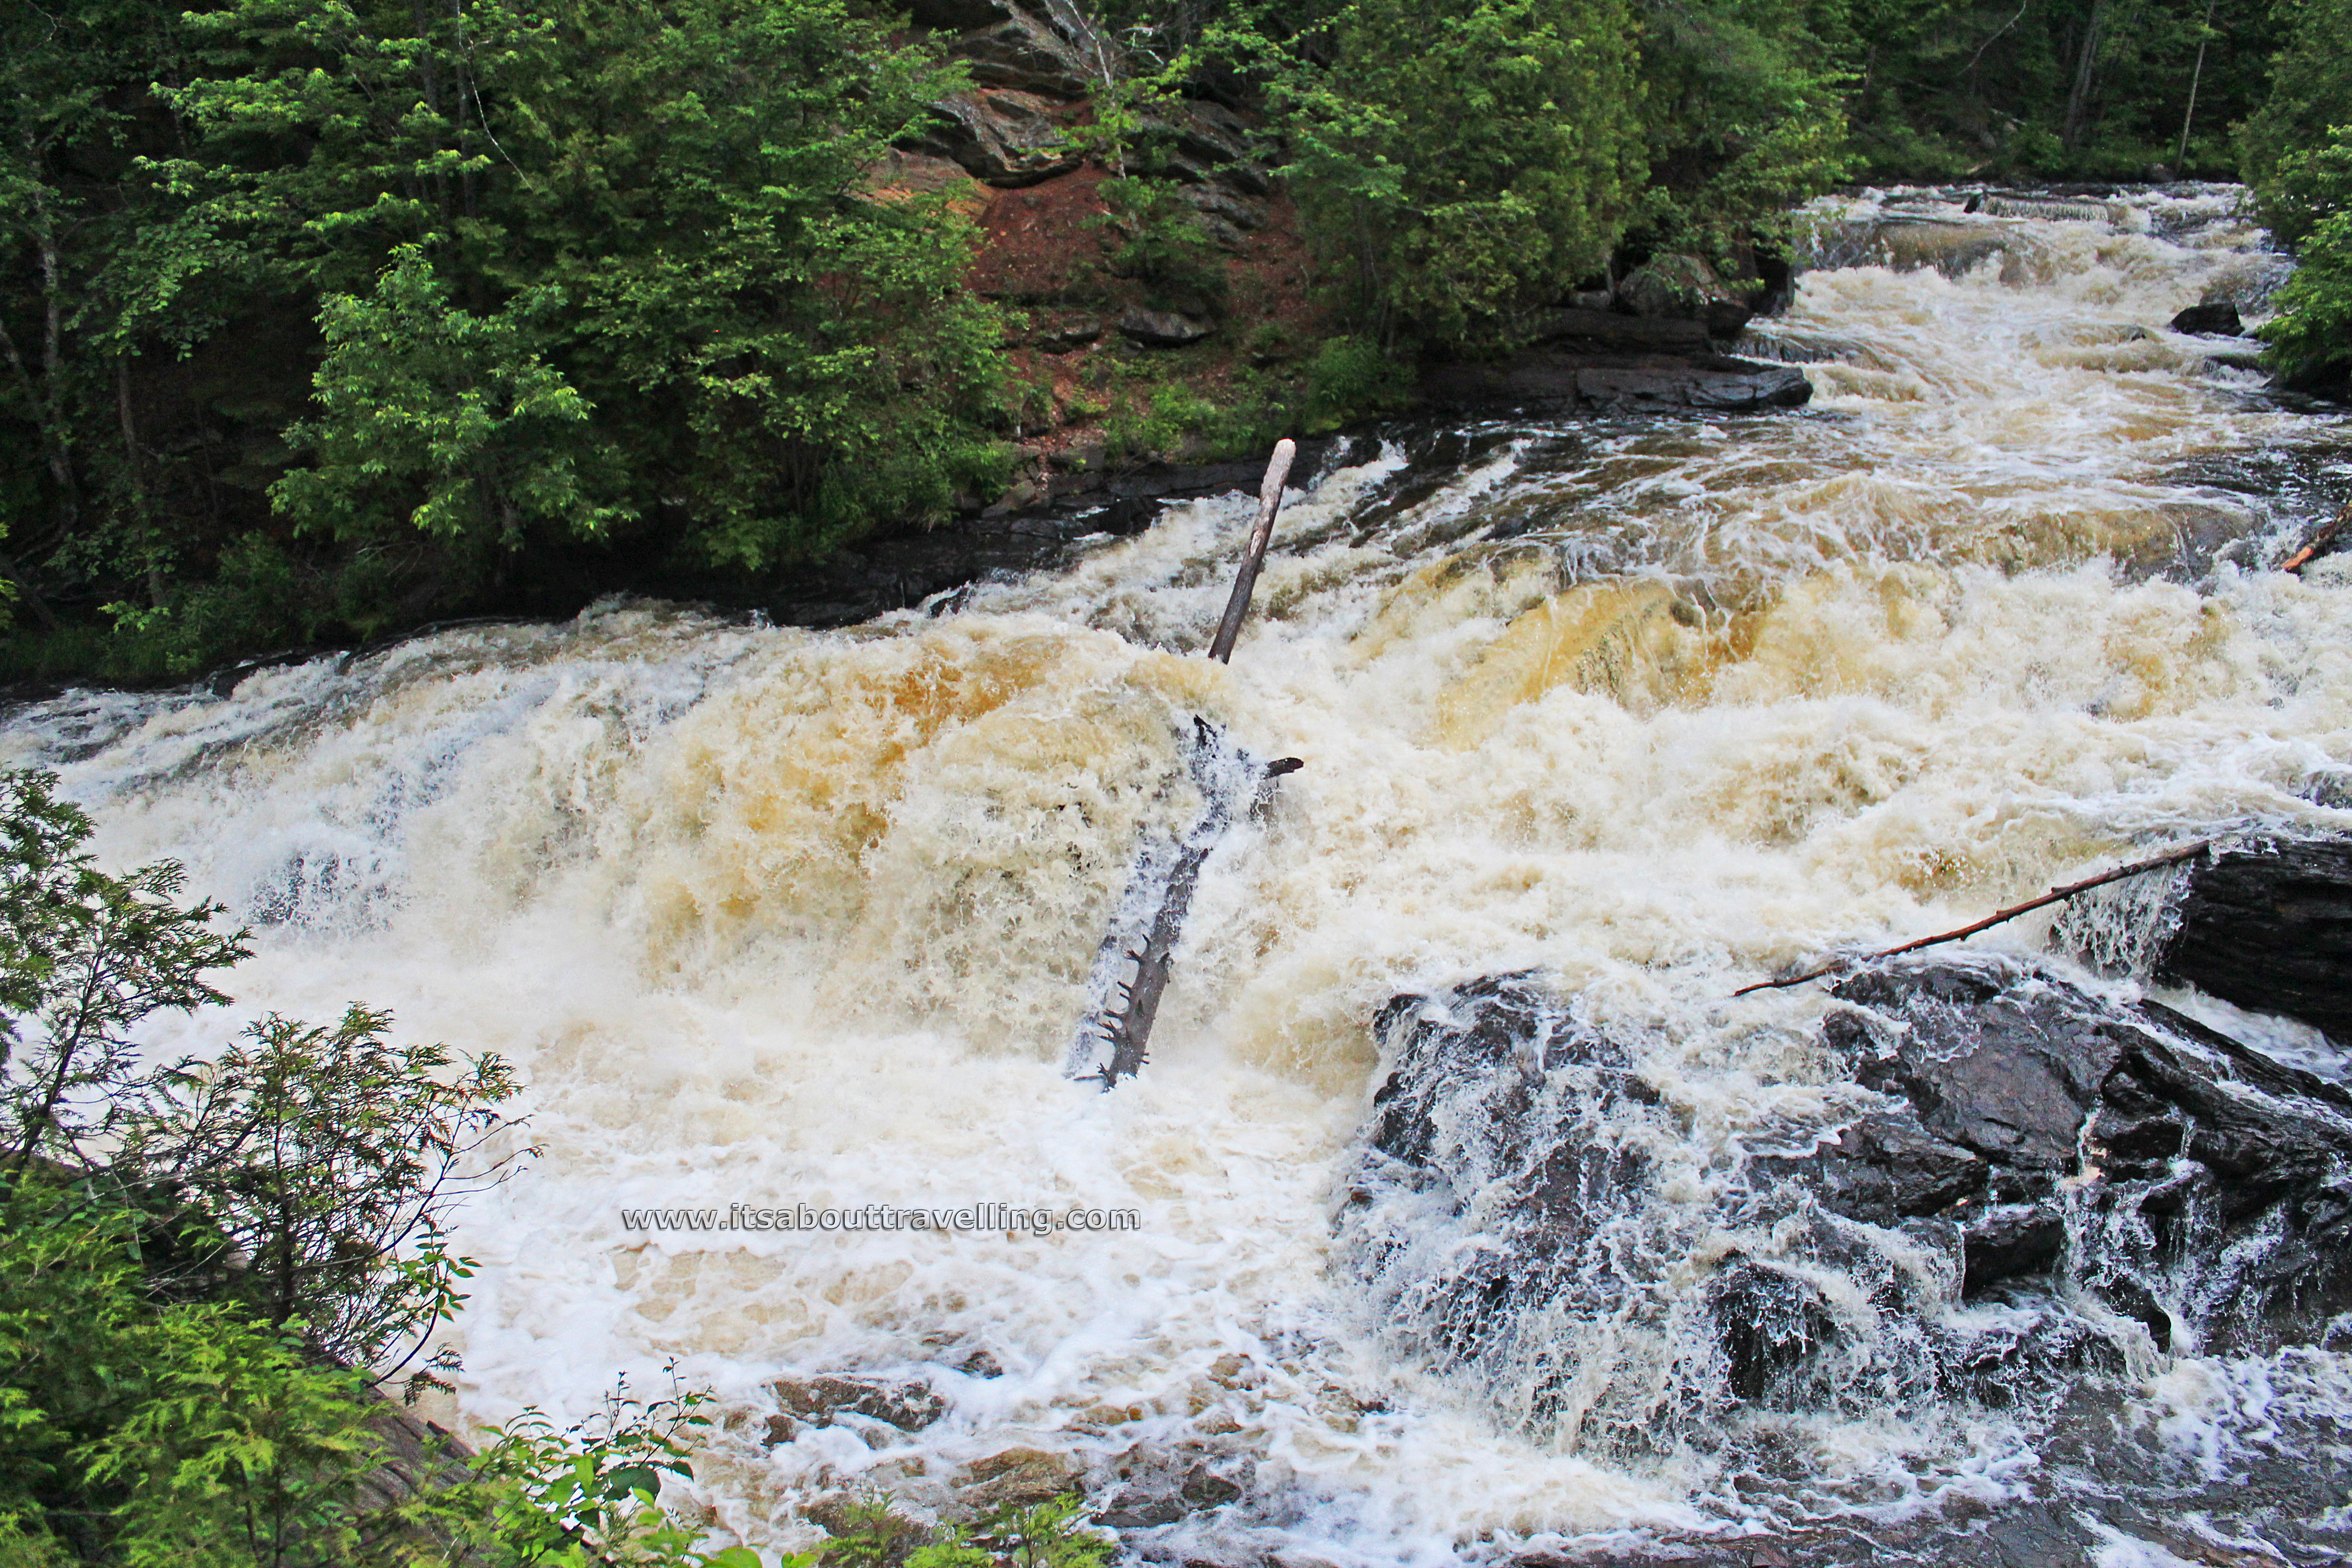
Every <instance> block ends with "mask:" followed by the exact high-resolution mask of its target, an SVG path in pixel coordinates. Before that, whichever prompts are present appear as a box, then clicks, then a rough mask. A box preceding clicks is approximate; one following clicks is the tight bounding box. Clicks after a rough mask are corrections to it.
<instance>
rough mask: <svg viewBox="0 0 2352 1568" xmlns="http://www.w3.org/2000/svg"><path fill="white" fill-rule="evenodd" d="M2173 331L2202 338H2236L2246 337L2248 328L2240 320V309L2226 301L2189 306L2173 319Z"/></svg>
mask: <svg viewBox="0 0 2352 1568" xmlns="http://www.w3.org/2000/svg"><path fill="white" fill-rule="evenodd" d="M2172 330H2173V331H2176V332H2188V333H2189V334H2191V335H2192V336H2196V337H2200V338H2235V337H2242V336H2244V335H2245V331H2246V327H2245V323H2244V322H2243V321H2240V320H2239V319H2238V307H2237V306H2236V305H2234V304H2232V303H2231V302H2230V301H2228V300H2221V301H2220V302H2218V303H2216V304H2211V305H2191V306H2189V309H2187V310H2183V311H2181V312H2180V313H2179V315H2177V316H2175V317H2173V318H2172Z"/></svg>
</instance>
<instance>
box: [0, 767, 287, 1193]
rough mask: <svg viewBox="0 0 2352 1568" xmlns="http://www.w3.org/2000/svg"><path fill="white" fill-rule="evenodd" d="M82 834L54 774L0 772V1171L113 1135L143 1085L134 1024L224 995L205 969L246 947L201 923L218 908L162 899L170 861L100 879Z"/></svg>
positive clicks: (171, 890)
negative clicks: (2, 1032) (1, 1017)
mask: <svg viewBox="0 0 2352 1568" xmlns="http://www.w3.org/2000/svg"><path fill="white" fill-rule="evenodd" d="M89 832H90V825H89V818H88V817H86V816H83V815H82V814H81V813H80V812H79V810H77V809H76V808H75V807H74V806H73V805H70V804H68V803H67V802H64V801H61V800H59V799H58V797H57V780H56V778H55V777H54V776H53V775H51V774H48V773H37V772H33V773H5V774H0V1014H5V1021H0V1028H5V1035H0V1052H5V1056H0V1170H5V1171H8V1172H13V1173H23V1172H24V1171H25V1170H26V1169H27V1168H28V1167H29V1166H30V1165H31V1163H33V1162H34V1161H35V1160H36V1159H40V1160H47V1161H54V1162H58V1163H64V1164H67V1165H81V1164H84V1163H88V1161H89V1153H90V1150H91V1147H92V1146H93V1145H94V1144H96V1143H98V1142H101V1141H104V1140H108V1139H113V1138H119V1137H121V1135H122V1132H123V1125H122V1119H123V1116H124V1114H125V1113H126V1111H127V1110H130V1108H131V1106H132V1104H133V1103H134V1101H135V1100H136V1097H137V1095H138V1093H139V1091H140V1090H141V1089H142V1088H143V1086H144V1084H145V1083H146V1081H147V1078H146V1075H145V1074H143V1073H142V1071H141V1069H140V1068H139V1066H138V1063H137V1058H136V1053H135V1051H134V1049H133V1047H132V1042H131V1030H132V1028H133V1027H134V1026H137V1025H138V1024H139V1023H140V1021H141V1020H142V1019H144V1018H145V1017H146V1016H148V1015H149V1014H151V1013H154V1012H157V1011H159V1010H166V1009H175V1010H180V1011H188V1010H193V1009H194V1008H196V1007H199V1006H203V1005H205V1004H208V1003H215V1002H221V1001H226V997H224V996H223V995H222V994H220V993H219V992H218V991H215V990H214V989H213V987H212V986H211V985H209V984H206V983H205V980H204V978H203V976H204V974H205V972H206V971H208V970H212V969H216V968H219V967H221V966H222V965H224V964H228V963H235V962H236V960H238V959H240V958H243V957H245V956H246V953H247V948H246V947H245V945H244V942H245V933H243V932H242V931H240V932H237V933H236V934H235V935H229V936H222V935H218V934H215V932H213V931H209V930H207V929H206V927H207V926H208V925H209V924H210V922H211V921H212V920H213V919H214V917H215V916H216V915H218V914H219V913H220V906H218V905H217V904H211V903H204V902H199V903H196V904H194V905H192V906H190V907H188V908H186V909H183V908H181V907H179V906H178V905H177V904H175V903H174V902H173V900H174V899H175V898H176V897H177V896H178V894H179V892H180V890H181V889H182V888H183V886H184V884H185V881H186V877H185V874H184V872H183V871H182V870H181V868H180V867H179V866H178V865H177V864H176V863H174V862H172V861H168V860H167V861H159V862H158V863H156V864H154V865H152V866H142V867H141V868H138V869H137V870H135V871H132V872H131V873H130V874H128V875H127V876H122V877H114V876H110V875H109V874H108V873H106V872H104V871H101V870H100V869H99V868H98V867H97V866H96V865H95V864H94V863H93V861H92V859H91V857H90V855H89V851H88V850H87V849H86V848H85V847H84V841H85V840H86V839H87V838H88V837H89Z"/></svg>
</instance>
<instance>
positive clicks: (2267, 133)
mask: <svg viewBox="0 0 2352 1568" xmlns="http://www.w3.org/2000/svg"><path fill="white" fill-rule="evenodd" d="M2281 9H2282V10H2283V11H2284V13H2285V14H2286V15H2287V16H2290V17H2292V18H2293V21H2294V31H2293V33H2292V34H2291V36H2290V37H2289V38H2288V41H2287V47H2285V48H2284V49H2282V50H2281V51H2280V52H2279V55H2278V59H2277V62H2276V66H2275V68H2274V70H2273V75H2272V79H2271V89H2270V95H2269V96H2268V97H2267V98H2266V99H2265V100H2263V105H2262V107H2261V108H2260V109H2258V110H2255V111H2254V113H2253V114H2252V116H2250V117H2249V118H2248V119H2247V121H2246V123H2245V124H2244V125H2243V126H2242V128H2241V129H2240V131H2239V133H2238V151H2239V155H2240V159H2241V164H2242V174H2243V176H2244V178H2245V181H2246V183H2247V184H2250V185H2252V186H2253V187H2254V197H2255V205H2256V207H2257V210H2259V211H2260V213H2261V215H2262V219H2263V223H2264V224H2265V225H2266V226H2268V227H2269V228H2270V230H2271V232H2272V233H2273V234H2275V235H2276V236H2277V237H2279V238H2280V239H2282V240H2284V242H2286V243H2287V244H2288V245H2297V244H2299V243H2300V242H2301V241H2302V240H2303V238H2304V237H2305V235H2308V234H2310V233H2311V232H2312V231H2313V230H2314V229H2315V228H2317V227H2318V226H2319V225H2320V224H2321V223H2322V222H2323V221H2324V220H2325V218H2326V216H2327V214H2328V212H2329V210H2330V209H2331V205H2332V206H2333V207H2334V208H2336V209H2339V210H2340V208H2341V205H2342V201H2343V195H2342V191H2341V188H2340V184H2338V180H2339V179H2340V176H2338V175H2336V174H2332V173H2331V167H2330V162H2329V160H2330V156H2331V153H2330V146H2329V144H2330V142H2331V139H2336V138H2337V131H2336V128H2337V127H2340V126H2343V125H2345V124H2347V123H2352V48H2347V47H2346V40H2347V37H2352V0H2287V3H2286V4H2285V5H2283V6H2282V7H2281ZM2336 145H2337V146H2339V147H2340V145H2341V142H2340V139H2337V140H2336Z"/></svg>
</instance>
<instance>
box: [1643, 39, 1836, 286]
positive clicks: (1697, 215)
mask: <svg viewBox="0 0 2352 1568" xmlns="http://www.w3.org/2000/svg"><path fill="white" fill-rule="evenodd" d="M1642 76H1643V86H1644V88H1645V89H1646V90H1645V91H1644V94H1643V120H1644V121H1645V122H1646V126H1647V131H1648V142H1649V146H1650V180H1651V189H1650V192H1649V205H1648V210H1647V212H1646V213H1645V215H1644V216H1645V219H1646V222H1645V225H1644V226H1645V227H1647V228H1649V229H1650V230H1652V231H1653V233H1654V237H1655V238H1656V240H1657V242H1658V247H1659V248H1664V249H1673V250H1682V251H1697V252H1699V253H1701V254H1703V255H1706V256H1708V257H1721V256H1724V255H1727V254H1729V253H1730V252H1731V251H1732V250H1733V249H1734V248H1735V247H1737V246H1738V245H1739V244H1740V243H1741V242H1743V241H1744V240H1745V239H1746V237H1747V236H1748V232H1749V231H1750V230H1751V229H1752V228H1753V227H1754V226H1757V225H1758V224H1759V221H1762V222H1768V223H1769V221H1770V220H1772V219H1773V218H1775V217H1777V216H1778V215H1780V213H1782V212H1784V211H1786V210H1787V209H1788V208H1790V207H1792V206H1795V205H1798V204H1800V203H1802V202H1805V201H1809V200H1811V198H1812V197H1814V196H1816V195H1820V194H1821V193H1822V192H1823V191H1825V190H1828V189H1829V188H1830V187H1831V186H1832V185H1833V184H1836V183H1837V182H1839V181H1841V180H1843V179H1845V178H1847V177H1848V176H1849V175H1850V174H1852V173H1853V158H1852V157H1851V156H1850V154H1849V153H1848V150H1847V141H1848V135H1847V126H1846V117H1845V110H1844V104H1843V90H1844V89H1845V88H1846V87H1847V86H1848V85H1849V83H1850V78H1849V77H1848V75H1847V73H1845V72H1844V71H1843V70H1841V69H1839V68H1838V67H1837V65H1836V64H1835V61H1834V57H1833V56H1832V52H1831V51H1830V49H1829V48H1828V47H1826V46H1825V45H1824V43H1823V42H1822V39H1821V38H1820V37H1817V36H1816V35H1815V34H1814V33H1813V31H1812V30H1811V26H1809V25H1808V19H1807V17H1806V15H1805V13H1804V12H1803V11H1802V10H1801V8H1799V7H1797V6H1795V5H1787V4H1784V3H1781V0H1706V3H1693V4H1687V5H1660V6H1656V7H1655V8H1654V9H1653V10H1652V11H1651V13H1650V16H1649V17H1648V26H1647V27H1646V28H1645V29H1644V32H1643V43H1642Z"/></svg>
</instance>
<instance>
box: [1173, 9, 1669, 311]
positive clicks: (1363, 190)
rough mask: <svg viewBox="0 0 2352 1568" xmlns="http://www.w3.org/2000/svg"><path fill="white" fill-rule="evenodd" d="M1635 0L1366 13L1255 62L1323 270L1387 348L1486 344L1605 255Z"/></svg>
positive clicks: (1623, 147)
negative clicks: (1630, 1)
mask: <svg viewBox="0 0 2352 1568" xmlns="http://www.w3.org/2000/svg"><path fill="white" fill-rule="evenodd" d="M1633 30H1634V29H1633V17H1632V16H1631V14H1630V13H1629V12H1628V11H1627V9H1626V7H1625V6H1624V5H1623V4H1622V0H1436V3H1434V4H1409V3H1407V0H1353V3H1352V4H1349V5H1344V6H1342V7H1340V8H1339V10H1338V11H1337V12H1336V13H1334V14H1333V15H1332V16H1330V18H1329V20H1328V23H1327V24H1325V25H1324V26H1321V27H1319V28H1318V29H1317V30H1316V31H1314V32H1313V33H1311V34H1304V35H1300V36H1298V37H1294V38H1292V39H1290V40H1289V41H1288V42H1286V43H1276V42H1272V41H1270V40H1269V39H1268V37H1267V35H1266V33H1265V32H1264V31H1253V30H1249V29H1244V28H1240V27H1236V26H1225V27H1223V28H1221V29H1216V30H1213V33H1212V39H1213V47H1219V48H1222V49H1223V50H1225V51H1227V52H1228V53H1230V54H1233V55H1234V56H1237V57H1240V58H1249V59H1252V60H1254V61H1255V63H1256V64H1257V67H1258V68H1259V69H1261V70H1263V71H1265V73H1266V76H1267V79H1268V85H1267V89H1266V90H1267V95H1268V98H1269V100H1270V101H1271V102H1272V104H1273V106H1274V108H1275V110H1276V114H1277V117H1278V121H1279V123H1280V125H1281V127H1282V129H1283V132H1284V133H1285V135H1286V138H1287V142H1288V159H1289V162H1288V163H1287V165H1286V168H1285V170H1284V173H1285V174H1286V175H1287V176H1288V177H1289V178H1290V180H1291V181H1292V183H1293V185H1294V188H1295V189H1296V190H1297V195H1298V202H1299V205H1300V208H1301V211H1302V212H1303V213H1304V214H1305V216H1306V218H1307V225H1308V227H1309V231H1310V233H1311V235H1312V237H1313V239H1314V242H1315V245H1316V247H1317V249H1318V255H1319V257H1320V258H1321V261H1322V264H1323V267H1324V268H1325V272H1326V275H1327V276H1328V278H1330V279H1332V280H1333V281H1334V282H1335V283H1336V284H1337V286H1338V288H1339V290H1340V292H1341V294H1342V296H1343V298H1344V300H1345V302H1346V304H1347V306H1348V308H1349V313H1350V315H1351V316H1352V317H1353V318H1354V319H1355V320H1357V321H1360V322H1362V323H1364V324H1365V325H1366V326H1367V328H1368V329H1369V330H1370V331H1371V332H1372V333H1373V335H1374V336H1376V337H1378V338H1380V339H1381V340H1382V341H1384V342H1397V341H1399V340H1406V339H1423V340H1426V341H1430V342H1437V343H1445V344H1454V345H1460V346H1468V347H1488V346H1497V345H1502V344H1507V343H1508V342H1512V341H1513V340H1514V339H1515V337H1516V336H1517V334H1518V333H1519V331H1521V330H1522V326H1523V322H1524V321H1525V318H1526V317H1527V315H1528V312H1529V311H1531V310H1536V309H1538V308H1540V307H1542V306H1545V305H1549V304H1550V303H1552V302H1553V301H1554V300H1557V299H1558V298H1559V295H1560V294H1561V293H1562V292H1563V291H1564V290H1566V289H1569V288H1570V287H1572V286H1573V285H1574V284H1575V282H1576V281H1577V280H1578V279H1580V278H1582V277H1584V276H1586V275H1588V274H1590V273H1591V272H1593V271H1595V270H1597V269H1598V268H1600V266H1601V263H1602V262H1603V261H1604V260H1605V259H1606V258H1607V257H1608V254H1609V251H1610V247H1612V245H1613V244H1614V243H1615V241H1616V239H1617V237H1618V235H1619V234H1620V233H1621V232H1622V226H1623V224H1624V222H1625V219H1626V216H1627V215H1628V214H1629V213H1630V212H1631V211H1632V210H1633V205H1634V203H1635V201H1636V199H1637V194H1638V189H1639V180H1640V174H1641V170H1642V165H1643V146H1642V124H1641V120H1640V116H1639V114H1638V113H1637V111H1636V95H1637V92H1638V88H1637V84H1636V79H1635V66H1636V61H1635V56H1634V50H1633V41H1632V40H1633Z"/></svg>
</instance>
